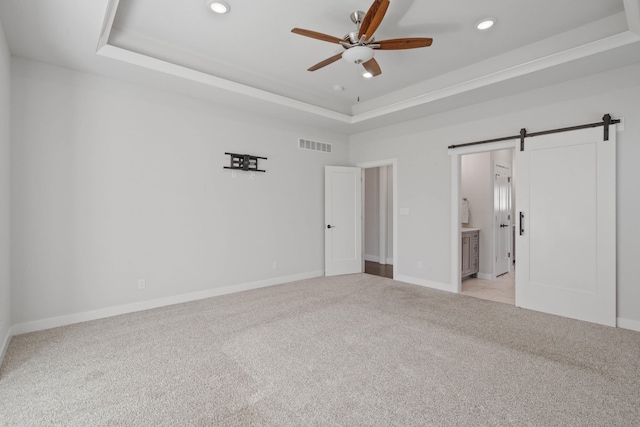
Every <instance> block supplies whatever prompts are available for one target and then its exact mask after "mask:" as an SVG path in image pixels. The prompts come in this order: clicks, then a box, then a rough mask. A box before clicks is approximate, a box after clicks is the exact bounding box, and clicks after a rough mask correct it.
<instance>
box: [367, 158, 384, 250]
mask: <svg viewBox="0 0 640 427" xmlns="http://www.w3.org/2000/svg"><path fill="white" fill-rule="evenodd" d="M379 256H380V168H369V169H365V170H364V257H365V259H366V260H367V261H375V262H377V261H378V260H379Z"/></svg>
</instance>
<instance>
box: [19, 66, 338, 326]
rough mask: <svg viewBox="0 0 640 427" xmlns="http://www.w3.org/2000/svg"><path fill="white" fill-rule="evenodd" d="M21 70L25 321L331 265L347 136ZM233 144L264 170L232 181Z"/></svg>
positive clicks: (66, 74)
mask: <svg viewBox="0 0 640 427" xmlns="http://www.w3.org/2000/svg"><path fill="white" fill-rule="evenodd" d="M12 71H13V72H12V76H13V80H12V81H13V89H14V92H13V96H12V99H13V101H12V108H13V113H14V126H13V127H12V135H13V146H12V148H13V152H12V166H13V168H12V189H13V193H12V215H13V221H12V227H13V229H12V230H13V233H14V244H13V246H12V253H13V265H12V267H13V269H12V281H13V288H12V304H13V309H14V322H15V323H19V324H21V323H24V322H31V321H35V320H38V319H48V318H52V317H55V316H66V315H70V314H74V313H81V312H86V311H92V310H99V309H103V308H106V307H113V306H120V305H123V304H132V303H136V302H140V301H148V300H154V299H158V298H167V297H171V296H175V295H181V294H189V293H194V292H196V293H197V292H200V293H201V292H203V291H206V290H210V289H216V288H221V287H227V286H232V285H238V284H246V283H253V282H256V281H258V282H259V281H264V280H270V279H273V278H292V277H300V276H305V275H310V274H311V275H319V274H322V270H323V266H324V227H323V223H324V219H323V216H324V188H323V187H324V180H323V176H324V165H326V164H332V165H346V164H347V163H348V162H347V160H348V151H347V137H345V136H343V135H340V134H336V133H332V132H328V131H323V130H320V129H312V128H308V127H304V126H300V125H296V124H293V123H289V122H284V121H282V122H277V121H273V120H267V119H264V118H260V117H257V116H253V115H251V114H247V113H245V112H242V111H235V110H230V109H229V108H227V107H224V106H220V105H214V104H211V103H207V102H204V101H200V100H195V99H192V98H188V97H183V96H179V95H176V94H171V93H167V92H161V91H155V90H151V89H146V88H142V87H137V86H131V85H127V84H124V83H120V82H117V81H114V80H109V79H105V78H102V77H98V76H94V75H88V74H83V73H79V72H75V71H71V70H67V69H62V68H57V67H53V66H49V65H45V64H42V63H37V62H33V61H30V60H24V59H15V61H13V69H12ZM299 137H305V138H311V139H314V140H319V141H325V142H330V143H333V153H330V154H327V153H321V152H315V151H313V152H312V151H308V150H300V149H298V148H297V138H299ZM225 151H231V152H237V153H241V154H242V153H247V154H253V155H259V156H264V157H268V158H269V159H268V160H266V161H264V162H262V161H261V164H260V165H261V166H262V167H263V168H264V169H266V170H267V172H266V173H264V174H257V177H256V179H254V180H252V179H250V177H249V174H248V173H245V172H238V177H237V178H235V179H234V178H232V177H231V172H230V171H229V170H224V169H223V166H225V165H228V163H229V157H228V156H226V155H225V154H224V153H225ZM273 261H277V263H278V269H277V270H274V269H272V263H273ZM138 279H145V280H146V289H144V290H139V289H138V288H137V287H138V286H137V284H138Z"/></svg>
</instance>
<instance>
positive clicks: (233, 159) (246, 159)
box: [224, 153, 267, 172]
mask: <svg viewBox="0 0 640 427" xmlns="http://www.w3.org/2000/svg"><path fill="white" fill-rule="evenodd" d="M224 154H225V155H227V156H230V157H229V166H225V167H224V168H225V169H235V170H241V171H250V172H266V170H263V169H259V168H258V160H259V159H262V160H267V158H266V157H259V156H252V155H250V154H236V153H224Z"/></svg>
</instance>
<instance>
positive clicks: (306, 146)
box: [298, 138, 331, 153]
mask: <svg viewBox="0 0 640 427" xmlns="http://www.w3.org/2000/svg"><path fill="white" fill-rule="evenodd" d="M298 148H301V149H303V150H313V151H322V152H323V153H330V152H331V144H328V143H326V142H318V141H311V140H310V139H304V138H300V139H298Z"/></svg>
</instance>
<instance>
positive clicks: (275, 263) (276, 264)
mask: <svg viewBox="0 0 640 427" xmlns="http://www.w3.org/2000/svg"><path fill="white" fill-rule="evenodd" d="M273 269H274V270H277V269H278V261H273Z"/></svg>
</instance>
